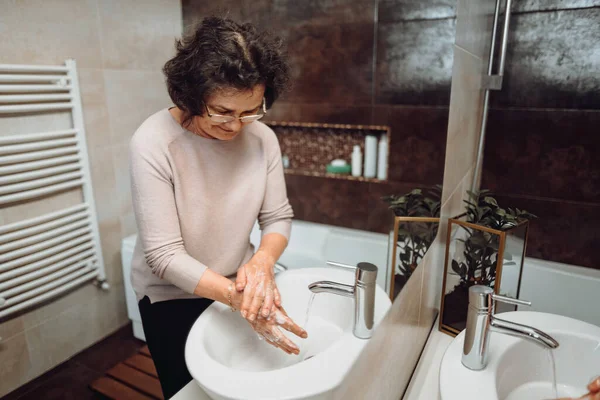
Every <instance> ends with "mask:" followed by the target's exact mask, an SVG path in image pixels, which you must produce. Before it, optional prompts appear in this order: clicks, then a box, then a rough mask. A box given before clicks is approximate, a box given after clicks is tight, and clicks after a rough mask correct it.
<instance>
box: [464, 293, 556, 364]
mask: <svg viewBox="0 0 600 400" xmlns="http://www.w3.org/2000/svg"><path fill="white" fill-rule="evenodd" d="M496 301H501V302H503V303H508V304H514V305H526V306H529V305H531V303H530V302H528V301H523V300H518V299H513V298H511V297H505V296H500V295H497V294H494V290H493V289H492V288H489V287H487V286H482V285H475V286H472V287H471V288H469V310H468V312H467V327H466V329H465V343H464V347H463V354H462V364H463V365H464V366H465V367H467V368H469V369H472V370H476V371H478V370H482V369H484V368H485V367H486V366H487V361H488V360H487V359H488V346H489V342H490V333H491V332H498V333H504V334H507V335H511V336H517V337H520V338H523V339H526V340H529V341H532V342H534V343H536V344H538V345H540V346H542V347H544V348H547V349H555V348H557V347H558V342H557V341H556V340H554V338H552V337H551V336H550V335H548V334H547V333H544V332H542V331H540V330H539V329H536V328H534V327H531V326H527V325H522V324H518V323H516V322H511V321H506V320H504V319H500V318H498V317H496V316H495V315H494V308H495V302H496Z"/></svg>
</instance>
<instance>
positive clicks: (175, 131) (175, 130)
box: [129, 109, 293, 302]
mask: <svg viewBox="0 0 600 400" xmlns="http://www.w3.org/2000/svg"><path fill="white" fill-rule="evenodd" d="M129 159H130V175H131V191H132V197H133V209H134V212H135V218H136V222H137V228H138V239H137V243H136V246H135V250H134V255H133V262H132V264H133V265H132V272H131V279H132V284H133V288H134V290H135V292H136V295H137V298H138V300H139V299H141V298H143V297H144V296H148V297H149V298H150V301H152V302H155V301H164V300H170V299H180V298H192V297H195V296H194V295H193V292H194V289H195V287H196V285H197V284H198V281H199V280H200V278H201V277H202V274H203V273H204V271H205V270H206V269H207V268H210V269H211V270H213V271H215V272H217V273H219V274H221V275H224V276H231V275H233V274H235V272H236V271H237V269H238V268H239V267H240V266H242V265H243V264H244V263H245V262H247V261H248V260H249V259H250V257H251V256H252V254H253V252H254V249H253V247H252V245H251V244H250V241H249V236H250V232H251V230H252V227H253V225H254V223H255V222H256V220H257V218H258V222H259V225H260V228H261V230H262V234H263V235H265V234H267V233H274V232H276V233H280V234H282V235H284V236H285V237H286V238H288V239H289V235H290V229H291V219H292V217H293V212H292V208H291V206H290V204H289V202H288V199H287V193H286V187H285V180H284V175H283V167H282V164H281V151H280V149H279V143H278V141H277V137H276V136H275V134H274V133H273V131H272V130H271V129H270V128H269V127H267V126H266V125H265V124H263V123H261V122H258V121H257V122H253V123H251V124H249V125H247V126H245V127H244V128H243V130H242V132H240V134H239V135H238V136H237V137H236V138H234V139H233V140H231V141H229V142H226V141H219V140H214V139H207V138H203V137H201V136H198V135H196V134H194V133H192V132H190V131H188V130H186V129H184V128H182V127H181V126H180V125H179V124H178V123H177V121H175V119H174V118H173V116H172V115H171V113H170V112H169V110H168V109H164V110H161V111H159V112H157V113H156V114H154V115H152V116H150V117H149V118H148V119H147V120H146V121H145V122H144V123H143V124H142V125H141V126H140V127H139V128H138V130H137V131H136V132H135V134H134V135H133V138H132V140H131V143H130V148H129Z"/></svg>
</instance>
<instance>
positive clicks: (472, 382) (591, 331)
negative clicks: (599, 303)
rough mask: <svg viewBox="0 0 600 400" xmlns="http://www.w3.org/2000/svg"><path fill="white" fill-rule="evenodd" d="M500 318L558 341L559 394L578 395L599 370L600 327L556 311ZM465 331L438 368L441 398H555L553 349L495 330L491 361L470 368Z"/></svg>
mask: <svg viewBox="0 0 600 400" xmlns="http://www.w3.org/2000/svg"><path fill="white" fill-rule="evenodd" d="M497 316H498V317H499V318H502V319H506V320H509V321H514V322H518V323H520V324H525V325H529V326H532V327H534V328H537V329H540V330H542V331H544V332H546V333H547V334H549V335H550V336H552V337H553V338H554V339H556V340H557V341H558V342H559V344H560V345H559V347H558V348H557V349H556V350H553V351H552V353H553V356H554V359H555V362H556V377H557V384H558V385H557V388H558V397H579V396H582V395H583V394H585V393H586V392H587V391H586V386H587V384H588V383H589V382H590V381H591V380H592V379H593V378H594V377H596V376H598V375H600V327H597V326H594V325H591V324H588V323H586V322H582V321H579V320H576V319H572V318H567V317H563V316H559V315H554V314H546V313H538V312H528V311H517V312H507V313H502V314H498V315H497ZM463 343H464V331H463V332H461V333H460V334H459V335H458V336H457V337H456V338H455V339H454V340H453V341H452V343H451V344H450V346H449V347H448V349H447V350H446V353H445V354H444V358H443V359H442V364H441V367H440V395H441V398H442V400H455V399H461V400H541V399H555V398H556V396H554V392H553V389H552V382H553V379H552V376H553V374H552V362H551V358H550V355H549V350H545V349H543V348H542V347H540V346H538V345H537V344H534V343H533V342H531V341H528V340H524V339H520V338H516V337H512V336H508V335H504V334H501V333H496V332H492V333H491V335H490V343H489V356H488V365H487V367H486V368H485V369H483V370H481V371H472V370H469V369H468V368H466V367H464V366H463V365H462V363H461V357H462V350H463Z"/></svg>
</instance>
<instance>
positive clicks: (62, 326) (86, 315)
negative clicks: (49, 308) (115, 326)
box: [25, 288, 100, 376]
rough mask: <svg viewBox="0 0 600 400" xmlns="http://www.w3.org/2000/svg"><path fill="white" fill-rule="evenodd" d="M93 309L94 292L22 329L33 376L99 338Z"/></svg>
mask: <svg viewBox="0 0 600 400" xmlns="http://www.w3.org/2000/svg"><path fill="white" fill-rule="evenodd" d="M94 289H96V288H94ZM96 290H97V289H96ZM95 311H96V305H95V294H93V295H92V296H91V297H89V298H88V299H86V300H85V301H82V302H80V303H78V304H75V305H73V306H71V307H69V308H67V310H66V311H64V312H62V313H61V314H58V315H56V316H55V317H54V318H51V319H48V320H46V321H45V322H43V323H41V324H39V325H36V326H34V327H32V328H31V329H28V330H27V331H25V335H26V336H27V344H28V346H29V353H30V357H31V363H32V365H33V366H34V367H33V371H34V372H33V373H34V374H35V376H38V375H40V374H42V373H44V372H45V371H47V370H49V369H50V368H52V367H54V366H55V365H58V364H60V363H61V362H63V361H65V360H67V359H68V358H69V357H71V356H73V355H74V354H76V353H78V352H80V351H81V350H83V349H85V348H87V347H89V346H90V345H92V344H93V343H94V342H95V341H96V340H98V339H99V337H98V336H99V334H98V332H99V326H100V324H99V315H98V314H96V313H95Z"/></svg>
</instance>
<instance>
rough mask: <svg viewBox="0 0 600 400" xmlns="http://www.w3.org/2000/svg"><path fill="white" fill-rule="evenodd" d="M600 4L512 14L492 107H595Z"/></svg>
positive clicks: (599, 96)
mask: <svg viewBox="0 0 600 400" xmlns="http://www.w3.org/2000/svg"><path fill="white" fill-rule="evenodd" d="M598 21H600V7H596V8H587V9H573V10H559V11H552V12H533V13H525V14H517V15H513V17H512V19H511V25H510V35H509V42H508V50H507V55H506V70H505V78H504V85H503V88H502V90H501V91H499V92H494V93H493V94H492V96H491V97H490V99H491V104H492V106H494V107H528V108H529V107H536V108H578V109H584V108H585V109H598V108H600V80H599V79H598V71H599V70H600V58H598V57H594V56H592V55H593V54H597V53H598V52H599V51H600V40H599V39H600V37H599V35H598Z"/></svg>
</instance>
